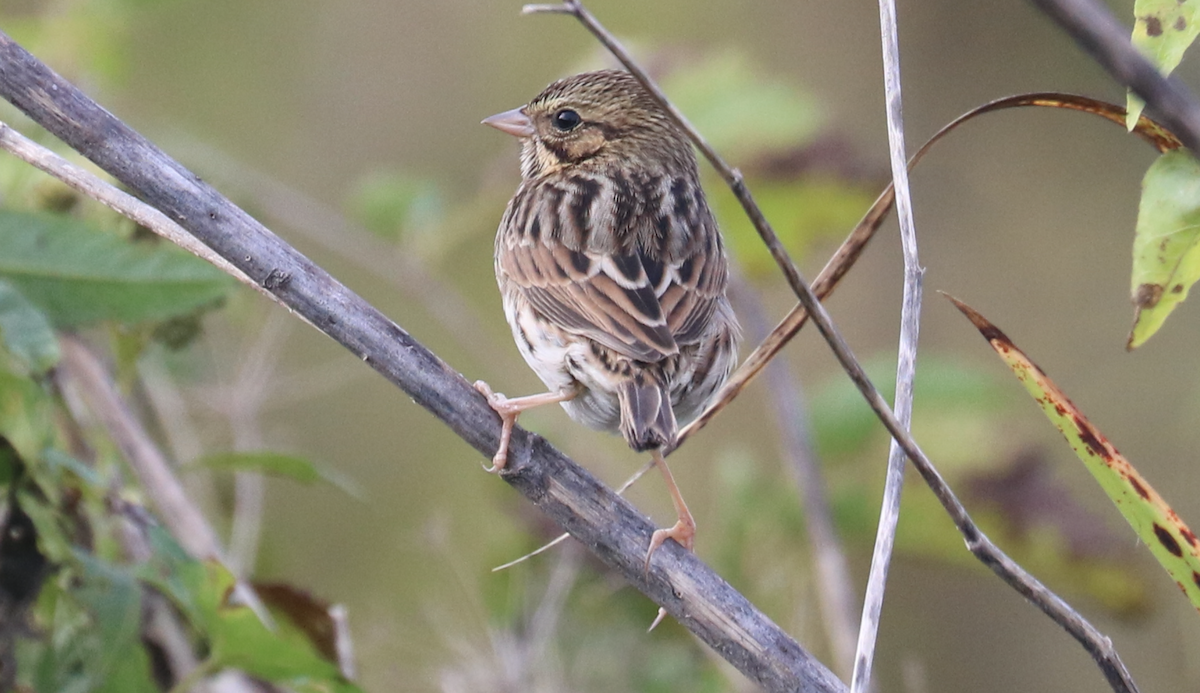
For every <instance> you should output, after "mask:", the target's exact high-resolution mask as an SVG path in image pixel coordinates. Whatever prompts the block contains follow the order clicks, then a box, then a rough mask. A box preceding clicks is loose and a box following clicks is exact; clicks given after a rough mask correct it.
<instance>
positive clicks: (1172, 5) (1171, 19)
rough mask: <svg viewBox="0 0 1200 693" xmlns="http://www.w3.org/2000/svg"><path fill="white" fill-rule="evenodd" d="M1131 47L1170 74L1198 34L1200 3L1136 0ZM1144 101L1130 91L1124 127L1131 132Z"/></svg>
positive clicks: (1184, 0) (1194, 1)
mask: <svg viewBox="0 0 1200 693" xmlns="http://www.w3.org/2000/svg"><path fill="white" fill-rule="evenodd" d="M1133 18H1134V23H1133V36H1132V37H1131V40H1132V42H1133V45H1134V46H1135V47H1136V48H1137V49H1138V50H1140V51H1141V52H1142V54H1143V55H1145V56H1146V57H1147V58H1149V59H1150V62H1152V63H1154V66H1155V67H1157V68H1158V70H1159V72H1161V73H1162V74H1163V75H1169V74H1171V71H1172V70H1174V69H1175V68H1176V67H1177V66H1178V65H1179V62H1180V61H1181V60H1183V54H1184V52H1185V51H1187V49H1188V47H1189V46H1191V45H1192V42H1193V41H1195V40H1196V36H1197V35H1200V22H1198V21H1197V20H1198V19H1200V1H1198V0H1137V1H1136V2H1135V3H1134V4H1133ZM1145 105H1146V102H1144V101H1142V99H1141V98H1140V97H1138V96H1137V95H1136V94H1134V93H1133V92H1132V91H1131V92H1129V101H1128V111H1129V114H1128V116H1127V119H1126V121H1125V122H1126V125H1127V127H1128V128H1129V129H1130V130H1132V129H1133V126H1134V124H1135V123H1137V119H1138V117H1139V116H1140V115H1141V113H1142V108H1143V107H1144V106H1145Z"/></svg>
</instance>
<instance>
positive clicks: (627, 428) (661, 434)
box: [617, 374, 678, 452]
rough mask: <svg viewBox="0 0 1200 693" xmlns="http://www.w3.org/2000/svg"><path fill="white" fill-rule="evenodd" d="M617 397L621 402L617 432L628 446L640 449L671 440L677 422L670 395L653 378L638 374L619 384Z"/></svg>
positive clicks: (656, 446) (673, 438)
mask: <svg viewBox="0 0 1200 693" xmlns="http://www.w3.org/2000/svg"><path fill="white" fill-rule="evenodd" d="M617 397H618V399H619V400H620V402H621V435H623V436H625V441H626V442H627V443H629V447H631V448H633V449H634V450H637V451H638V452H642V451H644V450H651V449H654V448H661V447H663V446H666V445H669V444H671V443H673V442H675V434H676V433H677V432H678V426H677V425H676V423H675V412H674V411H672V409H671V398H670V396H669V395H668V394H667V392H666V388H665V387H664V386H663V384H662V383H660V382H658V380H657V379H656V378H654V377H652V376H650V375H649V374H638V375H637V376H635V377H633V378H630V379H629V380H626V381H625V382H624V383H622V384H621V386H620V388H619V389H618V390H617Z"/></svg>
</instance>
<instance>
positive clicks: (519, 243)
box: [475, 70, 740, 569]
mask: <svg viewBox="0 0 1200 693" xmlns="http://www.w3.org/2000/svg"><path fill="white" fill-rule="evenodd" d="M483 123H484V124H486V125H490V126H492V127H494V128H496V129H498V130H500V131H502V132H505V133H508V134H510V135H513V136H514V137H516V138H518V140H520V143H521V184H520V186H519V187H518V188H517V191H516V194H515V195H513V198H512V200H511V201H510V202H509V203H508V207H507V208H506V209H505V212H504V216H503V218H502V219H501V221H500V227H499V229H498V231H497V234H496V246H495V259H496V264H495V269H496V281H497V283H498V284H499V287H500V295H501V299H502V302H503V305H504V315H505V318H506V319H507V321H508V324H509V326H510V327H511V328H512V334H513V339H514V340H515V341H516V344H517V349H518V350H519V351H520V352H521V356H523V357H524V358H525V362H526V363H528V364H529V366H530V367H531V368H532V369H533V371H534V372H535V373H536V374H537V375H538V377H539V378H541V380H542V382H543V383H545V385H546V387H547V392H545V393H542V394H536V395H531V396H527V397H519V398H513V399H509V398H507V397H505V396H504V395H502V394H499V393H494V392H492V390H491V388H490V387H488V385H487V384H486V383H484V382H483V381H479V382H476V383H475V387H476V388H477V389H478V390H479V391H480V392H482V393H483V394H484V395H485V396H486V397H487V399H488V403H489V404H490V405H491V406H492V408H493V409H494V410H495V411H496V412H497V413H498V414H499V415H500V417H501V419H502V421H503V423H504V426H503V429H502V434H501V439H500V445H499V449H498V450H497V452H496V455H495V457H494V458H493V460H492V467H491V468H490V469H489V471H492V472H499V471H501V470H503V469H504V467H505V464H506V463H507V455H508V443H509V439H510V436H511V434H512V428H513V425H514V424H515V423H516V419H517V416H518V415H519V414H520V413H521V412H522V411H525V410H527V409H531V408H533V407H538V406H541V405H545V404H552V403H559V404H561V405H562V406H563V408H564V409H566V411H567V414H568V415H570V417H571V418H572V419H574V420H576V421H578V422H580V423H582V424H584V425H585V426H588V427H590V428H593V429H598V430H602V431H609V432H617V433H620V435H622V436H623V437H624V438H625V441H626V442H627V443H628V444H629V447H631V448H632V449H633V450H635V451H638V452H644V451H649V452H650V454H651V456H652V458H653V460H654V464H655V466H657V467H658V469H659V470H661V471H662V474H663V478H664V480H665V481H666V484H667V488H668V490H669V491H670V493H671V498H672V501H673V503H674V505H675V510H676V514H677V515H678V520H677V521H676V523H675V525H674V526H672V527H670V528H668V529H659V530H657V531H655V532H654V534H653V535H652V536H651V540H650V546H649V549H648V551H647V552H646V566H647V569H648V568H649V564H650V557H651V556H652V555H653V553H654V551H655V550H656V549H658V547H660V546H661V545H662V543H663V542H664V541H666V539H668V538H671V539H674V540H675V541H676V542H678V543H679V544H680V545H682V546H683V547H684V548H686V549H688V550H689V551H690V550H691V549H692V546H693V543H694V537H695V531H696V524H695V521H694V520H693V518H692V515H691V513H690V512H689V511H688V508H687V504H686V503H685V502H684V500H683V497H682V495H680V492H679V488H678V486H677V485H676V484H675V480H674V478H673V477H672V475H671V471H670V469H669V468H668V467H667V463H666V460H665V459H664V455H663V450H664V448H671V447H672V445H673V443H674V441H675V437H676V435H677V433H678V430H679V427H680V425H681V424H685V423H686V422H688V421H690V420H691V419H692V418H694V417H695V416H697V415H698V414H699V413H700V412H701V411H702V410H703V409H704V407H705V405H706V404H707V403H708V402H709V400H710V399H711V398H712V396H713V394H714V393H715V392H716V391H717V390H718V389H719V388H720V387H721V385H722V384H723V383H724V382H725V380H726V379H727V378H728V377H729V375H730V373H732V372H733V369H734V367H735V366H736V364H737V346H738V341H739V339H740V332H739V328H738V323H737V319H736V317H735V316H734V314H733V309H732V307H731V306H730V304H729V300H728V298H727V297H726V295H725V289H726V285H727V284H728V279H729V267H728V260H727V259H726V256H725V250H724V245H723V243H722V240H721V235H720V232H719V231H718V228H717V223H716V220H715V219H714V218H713V215H712V212H711V211H710V210H709V207H708V202H707V201H706V199H705V196H704V191H703V189H702V188H701V187H700V174H699V171H698V169H697V166H696V156H695V153H694V152H693V150H692V146H691V143H690V142H689V140H688V138H687V136H686V135H685V134H684V132H683V130H681V129H680V128H679V127H678V126H677V125H676V124H675V122H674V121H673V120H672V119H671V118H670V117H669V116H668V115H667V113H666V112H665V111H664V110H663V109H662V108H661V107H660V106H659V105H658V103H657V102H656V101H655V100H654V98H653V97H652V96H651V95H650V94H649V92H647V91H646V90H645V89H644V88H643V87H642V85H641V84H640V83H639V82H638V81H637V79H635V78H634V77H633V75H631V74H629V73H628V72H624V71H618V70H602V71H598V72H586V73H583V74H579V75H575V76H573V77H567V78H565V79H561V80H558V81H557V82H554V83H553V84H551V85H550V86H548V87H546V89H545V90H543V91H542V92H541V93H540V94H538V95H537V96H536V97H534V99H533V100H532V101H530V102H529V103H528V104H526V105H525V106H522V107H520V108H517V109H514V110H511V111H506V112H504V113H499V114H497V115H494V116H491V117H490V118H486V119H484V121H483Z"/></svg>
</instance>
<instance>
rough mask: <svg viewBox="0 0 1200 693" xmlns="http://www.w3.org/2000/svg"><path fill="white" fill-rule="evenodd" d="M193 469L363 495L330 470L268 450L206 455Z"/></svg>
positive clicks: (345, 479) (295, 457) (351, 484)
mask: <svg viewBox="0 0 1200 693" xmlns="http://www.w3.org/2000/svg"><path fill="white" fill-rule="evenodd" d="M190 466H191V467H207V468H208V469H213V470H218V471H227V472H258V473H260V474H267V475H269V476H276V477H284V478H287V479H292V480H293V481H299V482H300V483H302V484H312V483H316V482H318V481H325V482H328V483H330V484H333V485H334V486H336V487H337V488H339V489H341V490H343V491H345V492H346V493H347V494H349V495H351V496H355V497H357V496H359V495H361V494H360V492H359V490H358V489H357V488H356V487H355V485H354V483H353V482H352V481H350V480H349V479H347V478H345V477H343V476H341V475H340V474H337V473H335V472H333V471H331V470H329V469H324V468H322V467H320V466H318V465H317V464H316V463H315V462H313V461H312V460H308V459H305V458H303V457H298V456H296V455H285V454H283V453H279V452H271V451H267V450H263V451H255V452H221V453H216V454H213V455H205V456H204V457H202V458H200V459H198V460H196V461H195V462H194V463H192V465H190Z"/></svg>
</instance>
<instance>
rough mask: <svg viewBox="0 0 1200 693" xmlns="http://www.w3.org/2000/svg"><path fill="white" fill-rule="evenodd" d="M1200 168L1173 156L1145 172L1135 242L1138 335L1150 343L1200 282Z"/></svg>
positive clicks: (1180, 153)
mask: <svg viewBox="0 0 1200 693" xmlns="http://www.w3.org/2000/svg"><path fill="white" fill-rule="evenodd" d="M1197 240H1200V162H1197V161H1196V159H1195V158H1194V157H1193V156H1192V155H1191V154H1190V153H1188V152H1187V151H1185V150H1182V149H1180V150H1173V151H1169V152H1167V153H1165V154H1163V155H1162V156H1160V157H1159V158H1158V160H1157V161H1155V162H1154V164H1152V165H1151V166H1150V170H1148V171H1146V177H1145V178H1144V179H1143V181H1142V200H1141V204H1140V205H1139V206H1138V220H1137V232H1136V234H1135V236H1134V240H1133V273H1132V281H1131V283H1132V292H1133V304H1134V323H1133V331H1132V332H1131V333H1130V335H1129V343H1128V348H1130V349H1134V348H1136V347H1138V346H1141V345H1142V344H1144V343H1145V341H1146V340H1147V339H1149V338H1150V337H1151V336H1153V335H1154V333H1155V332H1157V331H1158V328H1159V327H1161V326H1162V324H1163V323H1164V322H1165V321H1166V319H1167V316H1168V315H1170V314H1171V311H1173V310H1175V306H1176V305H1178V304H1179V303H1180V302H1182V301H1183V300H1184V299H1185V298H1187V295H1188V290H1189V289H1190V288H1191V286H1192V284H1195V283H1196V280H1197V279H1200V249H1198V248H1197Z"/></svg>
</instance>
